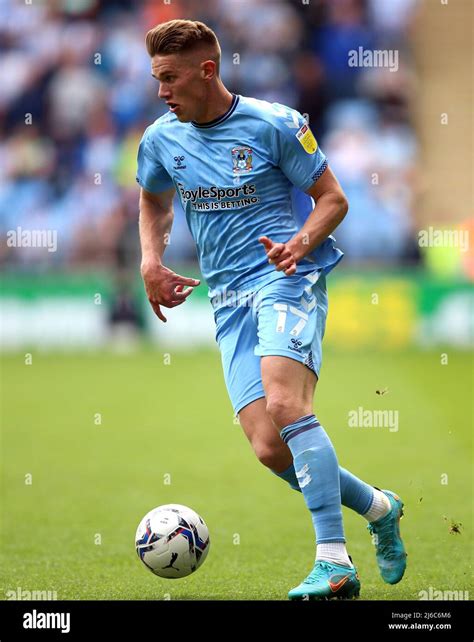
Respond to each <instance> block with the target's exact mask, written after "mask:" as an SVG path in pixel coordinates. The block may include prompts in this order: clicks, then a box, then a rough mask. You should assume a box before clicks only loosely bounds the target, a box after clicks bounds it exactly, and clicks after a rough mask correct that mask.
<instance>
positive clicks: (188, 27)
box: [145, 20, 221, 73]
mask: <svg viewBox="0 0 474 642" xmlns="http://www.w3.org/2000/svg"><path fill="white" fill-rule="evenodd" d="M145 43H146V48H147V51H148V54H149V56H150V57H151V58H153V56H155V55H156V54H173V53H180V52H184V51H186V52H188V51H193V50H195V49H199V48H201V47H207V48H209V49H213V50H214V51H213V55H212V56H211V59H212V60H214V62H215V63H216V66H217V72H218V73H219V67H220V61H221V47H220V45H219V40H218V39H217V36H216V34H215V33H214V32H213V31H212V29H210V28H209V27H208V26H207V25H206V24H204V22H198V21H195V20H169V21H168V22H162V23H161V24H159V25H156V27H153V29H150V31H149V32H148V33H147V34H146V38H145Z"/></svg>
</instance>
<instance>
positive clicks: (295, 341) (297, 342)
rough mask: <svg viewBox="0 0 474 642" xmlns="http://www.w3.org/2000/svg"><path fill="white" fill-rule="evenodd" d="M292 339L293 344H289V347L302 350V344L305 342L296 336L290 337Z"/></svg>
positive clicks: (298, 350)
mask: <svg viewBox="0 0 474 642" xmlns="http://www.w3.org/2000/svg"><path fill="white" fill-rule="evenodd" d="M290 341H291V343H292V344H293V345H289V346H288V347H289V348H290V349H292V350H296V352H301V346H302V345H303V342H302V341H300V340H299V339H295V338H293V339H290Z"/></svg>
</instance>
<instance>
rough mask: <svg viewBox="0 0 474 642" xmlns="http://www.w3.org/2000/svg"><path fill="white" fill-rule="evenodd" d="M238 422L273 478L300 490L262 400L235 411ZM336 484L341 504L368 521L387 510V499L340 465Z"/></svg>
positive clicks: (288, 454) (287, 453) (289, 456)
mask: <svg viewBox="0 0 474 642" xmlns="http://www.w3.org/2000/svg"><path fill="white" fill-rule="evenodd" d="M239 421H240V425H241V426H242V429H243V431H244V433H245V435H246V437H247V439H248V440H249V442H250V444H251V446H252V448H253V450H254V452H255V455H256V456H257V458H258V459H259V461H260V462H261V463H262V464H263V465H264V466H266V467H267V468H269V469H270V470H271V471H272V472H273V473H274V474H275V475H277V477H280V478H281V479H283V480H284V481H286V482H287V483H288V485H289V486H290V487H291V488H292V489H293V490H297V491H299V492H301V488H300V486H299V483H298V478H297V477H296V473H295V467H294V465H293V455H292V454H291V450H290V449H289V448H288V446H287V444H286V443H285V442H284V441H283V439H282V438H281V437H280V433H279V431H278V429H277V427H276V426H275V424H274V423H273V421H272V419H271V417H270V415H269V414H268V412H267V402H266V399H265V398H261V399H257V400H256V401H253V402H252V403H250V404H248V405H247V406H245V408H243V409H242V410H241V411H240V412H239ZM339 485H340V489H341V503H342V505H343V506H346V507H347V508H350V509H351V510H353V511H355V512H356V513H358V514H359V515H362V516H364V517H365V518H366V519H367V520H368V521H375V519H378V517H384V516H385V515H386V514H387V513H388V512H389V510H390V504H389V500H388V498H387V497H386V496H385V495H384V494H383V493H382V491H379V490H377V489H376V488H374V487H373V486H370V485H369V484H367V483H365V482H364V481H362V480H361V479H359V478H358V477H356V476H355V475H353V474H352V473H351V472H349V471H348V470H346V469H345V468H341V466H339ZM380 496H381V497H382V498H383V500H382V499H380ZM384 500H385V501H386V502H387V504H388V505H389V507H388V510H387V509H386V508H385V506H386V504H385V503H384ZM374 503H375V504H376V507H374ZM376 511H379V513H380V514H379V515H378V514H377V512H376Z"/></svg>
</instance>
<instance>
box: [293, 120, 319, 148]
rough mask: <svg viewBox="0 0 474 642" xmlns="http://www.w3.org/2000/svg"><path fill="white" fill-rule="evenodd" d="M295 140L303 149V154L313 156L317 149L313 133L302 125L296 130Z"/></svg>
mask: <svg viewBox="0 0 474 642" xmlns="http://www.w3.org/2000/svg"><path fill="white" fill-rule="evenodd" d="M296 138H297V139H298V140H299V141H300V143H301V145H302V147H303V149H304V150H305V152H308V154H314V153H315V151H316V150H317V149H318V143H317V142H316V138H315V137H314V136H313V132H312V131H311V129H310V128H309V127H308V125H306V124H304V125H303V126H302V127H301V128H300V129H298V131H297V132H296Z"/></svg>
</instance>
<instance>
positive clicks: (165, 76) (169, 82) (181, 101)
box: [151, 54, 206, 123]
mask: <svg viewBox="0 0 474 642" xmlns="http://www.w3.org/2000/svg"><path fill="white" fill-rule="evenodd" d="M151 73H152V75H153V76H154V77H155V78H156V79H157V80H159V82H160V88H159V91H158V96H159V98H161V99H162V100H164V101H165V102H166V104H167V105H168V106H169V108H170V111H171V112H172V113H173V114H176V116H177V118H178V119H179V120H180V121H181V122H183V123H185V122H189V121H191V120H199V114H200V113H202V110H203V106H204V103H205V99H206V83H205V82H204V80H203V78H202V74H201V67H200V60H199V59H197V60H196V57H194V59H193V57H192V56H191V55H187V54H168V55H166V56H162V55H156V56H153V58H152V61H151Z"/></svg>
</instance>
